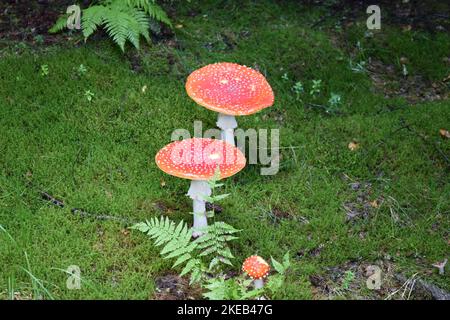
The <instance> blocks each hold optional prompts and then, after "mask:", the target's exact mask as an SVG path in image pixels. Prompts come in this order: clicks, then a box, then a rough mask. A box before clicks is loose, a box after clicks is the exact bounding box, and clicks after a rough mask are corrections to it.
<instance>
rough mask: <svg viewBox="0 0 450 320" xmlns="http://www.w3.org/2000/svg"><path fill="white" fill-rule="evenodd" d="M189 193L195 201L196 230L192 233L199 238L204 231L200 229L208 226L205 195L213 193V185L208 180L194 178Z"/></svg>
mask: <svg viewBox="0 0 450 320" xmlns="http://www.w3.org/2000/svg"><path fill="white" fill-rule="evenodd" d="M187 195H188V196H189V197H190V198H191V199H192V202H193V212H194V225H193V227H194V232H193V233H192V236H193V237H194V238H197V237H200V236H202V235H203V233H204V232H202V231H200V230H198V229H201V228H204V227H206V226H208V220H207V217H206V201H205V196H210V195H211V187H210V186H209V184H208V182H207V181H201V180H192V181H191V186H190V188H189V191H188V193H187ZM196 229H197V230H196Z"/></svg>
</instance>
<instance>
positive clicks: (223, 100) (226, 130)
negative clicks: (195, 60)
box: [186, 62, 274, 145]
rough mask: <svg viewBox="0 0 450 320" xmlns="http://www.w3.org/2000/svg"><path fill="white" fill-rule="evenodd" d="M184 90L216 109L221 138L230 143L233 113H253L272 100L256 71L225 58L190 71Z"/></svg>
mask: <svg viewBox="0 0 450 320" xmlns="http://www.w3.org/2000/svg"><path fill="white" fill-rule="evenodd" d="M186 92H187V94H188V95H189V97H191V98H192V99H193V100H194V101H195V102H197V103H198V104H199V105H201V106H203V107H205V108H207V109H210V110H213V111H216V112H218V113H219V116H218V119H217V126H218V127H219V128H220V129H221V130H222V132H221V138H222V140H225V141H227V142H228V143H230V144H232V145H235V143H234V129H236V128H237V122H236V119H235V116H244V115H249V114H253V113H256V112H258V111H260V110H262V109H264V108H267V107H270V106H271V105H272V104H273V102H274V95H273V91H272V88H271V87H270V84H269V83H268V82H267V80H266V78H265V77H264V76H263V75H262V74H261V73H260V72H258V71H256V70H254V69H252V68H249V67H246V66H242V65H239V64H236V63H229V62H220V63H214V64H209V65H207V66H204V67H202V68H200V69H198V70H195V71H194V72H192V73H191V74H190V75H189V77H188V78H187V81H186Z"/></svg>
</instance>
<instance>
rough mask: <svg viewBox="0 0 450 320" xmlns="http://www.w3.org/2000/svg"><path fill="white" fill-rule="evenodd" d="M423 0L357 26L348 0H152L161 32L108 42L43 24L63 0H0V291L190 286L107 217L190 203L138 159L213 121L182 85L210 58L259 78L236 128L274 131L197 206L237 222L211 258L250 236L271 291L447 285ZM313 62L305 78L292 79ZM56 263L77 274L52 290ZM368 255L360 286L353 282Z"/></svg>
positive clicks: (32, 293) (444, 86)
mask: <svg viewBox="0 0 450 320" xmlns="http://www.w3.org/2000/svg"><path fill="white" fill-rule="evenodd" d="M324 2H325V1H324ZM326 2H327V3H334V2H333V1H326ZM397 2H398V3H401V1H395V3H397ZM441 2H442V3H444V1H441ZM441 2H438V1H436V4H435V6H431V5H428V6H427V7H426V8H419V9H418V7H415V3H416V1H410V2H408V3H402V4H401V5H397V6H394V5H391V6H389V7H388V9H387V10H385V11H383V10H384V9H383V8H384V7H383V3H384V2H383V1H382V4H381V8H382V14H383V17H386V18H383V19H382V25H381V30H372V31H370V30H368V29H367V27H366V19H367V16H368V15H367V14H366V12H365V8H366V6H365V4H364V1H359V2H356V1H353V2H351V3H353V5H352V6H344V5H339V4H328V5H326V4H324V3H322V4H320V3H321V1H317V3H319V4H316V5H299V4H298V3H297V1H292V2H291V1H283V2H281V1H257V2H256V1H223V2H222V3H221V4H220V5H217V1H202V4H201V6H199V5H198V4H197V3H196V2H191V3H189V2H186V3H184V2H183V3H184V4H178V5H177V4H175V5H174V7H173V8H167V9H168V13H169V16H170V17H171V19H172V21H173V25H174V28H173V30H168V29H167V28H162V29H161V30H160V31H157V33H156V34H155V35H154V39H153V44H151V45H145V46H143V48H142V49H141V51H140V52H139V53H137V52H136V51H135V50H133V49H132V48H131V47H129V48H128V51H127V53H126V54H125V55H124V54H122V53H121V51H120V50H119V49H118V48H117V47H116V46H115V45H114V44H112V43H111V42H110V40H109V39H107V38H106V37H105V36H104V35H102V34H98V35H96V36H95V37H93V38H92V39H89V40H88V41H87V42H86V43H84V40H83V39H82V37H81V35H80V33H79V32H72V33H62V34H58V35H49V34H47V32H46V30H47V29H48V27H49V26H51V24H52V22H53V21H54V20H55V19H56V17H57V15H58V12H62V11H64V9H60V8H64V6H63V5H61V6H59V7H52V10H50V9H49V8H50V5H48V4H45V3H46V2H45V1H43V3H44V4H36V6H37V7H36V8H31V9H24V8H22V9H20V7H14V4H13V3H14V1H10V2H4V3H2V4H1V5H0V298H4V299H7V298H15V299H32V298H46V299H47V298H55V299H121V298H122V299H124V298H133V299H155V298H156V299H169V298H198V297H199V296H200V293H199V291H198V288H190V287H189V286H188V285H187V283H186V282H185V280H184V279H179V278H178V277H177V276H175V275H176V272H177V271H179V270H171V269H170V267H171V264H172V262H171V261H167V260H164V259H162V258H161V257H160V255H159V252H158V249H157V248H155V247H154V246H153V244H152V242H151V241H150V239H148V237H146V236H144V235H142V234H140V233H137V232H135V231H131V230H129V229H128V228H127V226H128V225H129V224H127V222H129V221H143V220H145V219H148V218H149V217H152V216H160V215H165V216H169V217H171V218H172V219H175V220H177V221H178V220H181V219H185V220H186V221H190V219H192V216H191V215H190V214H189V212H190V206H191V203H190V200H189V198H188V197H186V196H185V194H186V192H187V189H188V182H187V181H186V180H182V179H178V178H175V177H172V176H168V175H166V174H164V173H163V172H161V171H160V170H159V169H158V167H157V166H156V164H155V163H154V160H153V159H154V156H155V154H156V153H157V151H158V150H159V149H161V148H162V147H163V146H164V145H166V144H167V143H169V142H170V139H171V133H172V132H173V131H174V130H175V129H178V128H184V129H188V130H189V131H190V132H191V133H192V132H193V123H194V121H195V120H200V121H202V123H203V129H204V130H206V129H208V128H214V127H215V121H216V114H215V113H214V112H211V111H208V110H206V109H204V108H201V107H199V106H197V105H196V104H195V103H194V102H193V101H192V100H191V99H189V97H188V96H187V94H186V92H185V89H184V83H185V80H186V77H187V76H188V75H189V74H190V73H191V72H192V71H193V70H195V69H197V68H199V67H201V66H204V65H206V64H208V63H213V62H218V61H230V62H236V63H240V64H244V65H247V66H251V67H253V68H256V69H258V70H259V71H261V72H262V73H263V74H264V75H265V76H266V78H267V80H268V82H269V83H270V84H271V85H272V87H273V90H274V92H275V104H274V105H273V107H271V108H268V109H265V110H264V111H262V112H260V113H257V114H255V115H252V116H246V117H240V118H239V119H238V120H239V126H240V127H241V128H243V129H248V128H255V129H279V133H280V146H281V155H280V160H281V165H280V170H279V172H278V173H277V174H276V175H273V176H264V175H261V174H260V169H261V168H262V167H263V166H262V165H248V166H247V167H246V168H245V169H244V170H243V171H242V172H240V173H239V174H237V175H236V176H234V177H233V178H229V179H226V180H225V181H224V183H225V185H224V187H223V190H222V191H223V192H225V193H230V194H231V196H229V197H228V198H226V199H225V200H224V201H223V202H221V203H220V206H221V209H222V210H221V213H219V214H218V216H217V217H218V218H219V219H221V220H223V221H225V222H227V223H229V224H231V225H233V226H234V227H235V228H238V229H241V230H243V231H242V232H241V233H240V234H239V240H238V241H235V242H234V243H233V247H232V252H233V253H234V255H235V256H236V258H235V260H234V265H235V266H234V268H231V269H230V271H234V272H239V270H240V264H241V262H242V261H243V259H245V258H246V257H247V256H249V255H251V254H258V255H261V256H263V257H266V258H270V256H273V257H274V258H276V259H281V257H282V256H283V255H284V254H285V252H289V253H290V256H291V260H292V262H293V265H292V268H291V270H290V271H289V273H288V275H287V277H288V281H287V283H286V286H285V288H284V289H283V290H282V292H281V293H280V294H279V296H277V297H276V298H280V299H413V298H415V299H430V298H432V294H431V293H430V290H428V289H429V286H430V285H434V286H437V287H439V288H441V289H442V290H445V291H447V292H448V291H449V290H450V279H449V274H450V272H449V271H448V270H446V271H445V273H444V274H443V275H442V274H439V273H438V269H437V268H436V267H434V266H433V264H436V263H439V262H443V261H445V259H448V258H449V246H450V234H449V230H450V220H449V212H450V184H449V173H450V172H449V171H450V160H449V159H450V139H449V137H450V134H449V133H448V130H450V100H449V83H450V56H449V53H450V35H449V33H448V20H449V19H448V16H447V18H445V14H448V12H449V6H448V5H447V4H442V3H441ZM390 3H393V1H390ZM18 8H19V9H20V10H19V9H18ZM55 8H56V9H57V10H56V9H55ZM47 10H50V11H47ZM426 10H434V11H432V12H429V11H426ZM36 12H39V14H36ZM385 13H386V15H385ZM81 65H82V67H81ZM313 80H315V81H316V83H317V80H321V85H320V86H316V89H317V90H316V92H315V93H314V94H311V93H310V91H311V90H312V89H313V87H312V85H313ZM300 84H301V85H300ZM301 88H303V90H302V89H301ZM331 97H334V100H333V99H331V101H330V98H331ZM338 97H339V98H340V103H338V102H336V101H337V100H339V99H338ZM333 101H334V103H333ZM73 208H78V209H79V210H78V211H75V212H73V211H72V210H71V209H73ZM82 211H83V212H88V213H90V214H91V215H93V216H95V215H107V216H108V217H109V218H111V217H115V218H120V219H122V220H119V219H118V220H115V219H103V220H99V219H95V217H93V218H88V217H86V216H85V215H82V214H80V212H82ZM71 265H77V266H79V267H80V270H81V277H82V279H83V282H82V287H81V289H80V290H68V289H67V288H66V279H67V274H66V273H65V271H64V270H66V269H67V267H68V266H71ZM374 266H378V267H379V268H380V269H381V275H382V284H381V289H379V290H370V289H369V288H367V286H366V280H367V277H368V275H369V274H370V272H371V270H373V267H374ZM416 280H417V281H416ZM423 284H425V285H423ZM427 286H428V289H427Z"/></svg>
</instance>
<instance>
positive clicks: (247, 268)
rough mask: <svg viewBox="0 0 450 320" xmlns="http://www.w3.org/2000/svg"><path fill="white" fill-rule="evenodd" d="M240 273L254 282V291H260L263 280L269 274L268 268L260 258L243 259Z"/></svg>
mask: <svg viewBox="0 0 450 320" xmlns="http://www.w3.org/2000/svg"><path fill="white" fill-rule="evenodd" d="M242 271H244V272H245V273H247V274H248V275H249V277H250V278H252V279H253V280H254V281H253V285H254V286H255V289H261V288H262V287H263V285H264V280H263V279H264V278H265V277H267V275H268V274H269V271H270V266H269V264H268V263H267V262H266V260H264V259H263V258H261V257H260V256H250V257H248V258H247V259H245V261H244V263H243V265H242Z"/></svg>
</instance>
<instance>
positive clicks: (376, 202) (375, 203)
mask: <svg viewBox="0 0 450 320" xmlns="http://www.w3.org/2000/svg"><path fill="white" fill-rule="evenodd" d="M370 205H371V206H372V207H373V208H378V207H379V206H380V204H379V203H378V200H377V199H375V200H373V201H372V202H370Z"/></svg>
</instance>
